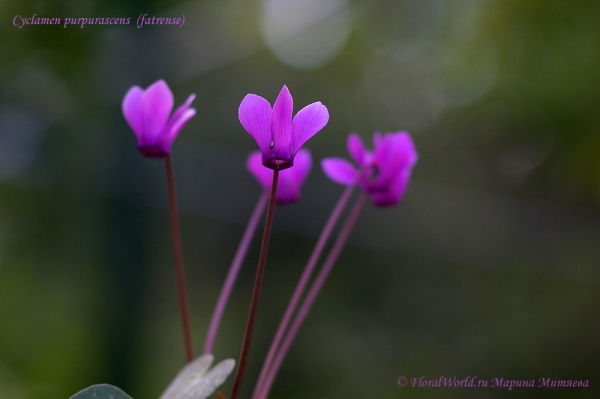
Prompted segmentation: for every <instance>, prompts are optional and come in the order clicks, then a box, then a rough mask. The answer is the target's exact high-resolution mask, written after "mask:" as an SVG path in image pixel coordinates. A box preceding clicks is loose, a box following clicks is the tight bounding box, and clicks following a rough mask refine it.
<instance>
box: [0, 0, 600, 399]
mask: <svg viewBox="0 0 600 399" xmlns="http://www.w3.org/2000/svg"><path fill="white" fill-rule="evenodd" d="M33 14H37V16H40V17H60V18H62V19H63V23H64V18H67V17H68V18H74V17H77V18H80V17H81V18H83V17H87V18H90V17H94V18H96V17H119V18H130V20H131V21H130V22H131V23H130V24H129V25H122V26H121V25H86V26H85V27H83V28H80V27H79V26H76V25H68V26H67V27H66V28H64V27H63V25H62V24H61V25H26V26H24V27H23V28H18V27H15V26H14V25H13V20H14V18H15V16H17V15H21V16H23V17H27V18H29V17H31V16H32V15H33ZM143 14H148V15H149V16H156V17H179V16H181V15H185V24H184V25H183V26H182V27H181V28H180V27H178V26H172V25H145V26H143V27H142V28H137V27H136V20H137V18H138V16H139V15H143ZM598 20H600V3H599V2H597V1H592V0H587V1H578V2H572V1H566V0H548V1H541V0H519V1H517V0H505V1H500V0H368V1H367V0H361V1H359V0H355V1H352V0H319V1H317V0H302V1H296V0H247V1H242V0H206V1H189V2H175V3H174V2H167V1H154V2H149V3H146V2H140V1H109V2H94V1H91V0H63V1H55V2H40V1H14V0H8V1H4V2H2V3H0V21H2V23H1V24H0V37H1V40H0V398H14V399H42V398H43V399H64V398H67V397H69V396H70V395H72V394H73V393H74V392H77V391H78V390H80V389H81V388H83V387H85V386H89V385H92V384H95V383H102V382H106V383H110V384H113V385H117V386H119V387H121V388H123V389H124V390H125V391H126V392H128V393H130V394H131V395H132V397H134V398H144V397H158V396H159V395H160V392H162V391H163V390H164V388H165V387H166V386H167V385H168V383H169V381H170V378H171V376H172V375H174V374H175V373H176V371H177V370H179V369H180V368H181V367H182V365H183V363H184V361H185V358H184V352H183V343H182V337H181V331H180V321H179V314H178V309H177V301H176V299H177V298H176V293H175V292H176V290H175V280H174V275H173V270H172V269H173V266H172V264H173V260H172V253H171V243H170V235H169V231H168V215H167V213H166V191H165V185H166V184H165V176H164V166H163V165H162V163H161V162H159V161H156V162H155V161H153V160H148V159H145V158H143V157H141V156H140V155H139V154H138V152H137V149H136V143H135V137H134V136H133V134H132V133H131V131H130V130H129V128H128V126H127V124H126V122H125V121H124V119H123V117H122V115H121V109H120V102H121V100H122V98H123V95H124V94H125V92H126V91H127V89H128V88H129V87H130V86H132V85H134V84H137V85H140V86H142V87H146V86H147V85H148V84H150V83H152V82H154V81H156V80H157V79H159V78H163V79H165V80H166V81H167V82H168V83H169V85H170V87H171V88H172V90H173V92H174V95H175V102H176V103H177V104H180V103H182V102H183V101H184V100H185V98H186V96H187V95H188V94H189V93H190V92H195V93H196V94H197V99H196V100H195V102H194V107H195V108H196V109H197V110H198V114H197V115H196V116H195V117H194V118H193V119H192V120H191V121H190V123H189V124H188V125H187V126H186V128H185V130H184V131H183V132H182V134H181V135H180V137H179V138H178V139H177V141H176V142H175V144H174V146H173V158H174V163H175V170H176V175H177V185H178V195H179V200H180V208H181V211H182V225H183V231H182V236H183V239H184V242H183V249H184V262H185V267H186V273H187V275H186V276H187V279H188V282H187V284H188V291H189V295H190V308H191V311H192V322H193V333H194V340H195V343H196V346H197V347H198V348H199V347H201V343H202V340H203V339H204V335H205V331H206V328H207V325H208V320H209V317H210V314H211V312H212V308H213V306H214V303H215V300H216V297H217V294H218V291H219V289H220V287H221V284H222V282H223V278H224V276H225V273H226V270H227V267H228V265H229V262H230V261H231V258H232V256H233V252H234V250H235V248H236V245H237V242H238V240H239V239H240V237H241V234H242V231H243V228H244V223H245V222H246V220H247V218H248V217H249V215H250V212H251V210H252V207H253V206H254V203H255V201H256V200H257V199H258V196H259V193H260V188H259V187H258V185H257V184H256V183H255V182H254V181H253V178H252V177H251V176H250V175H249V174H248V173H247V172H246V169H245V167H244V163H245V160H246V157H247V154H248V153H249V152H250V151H251V150H253V149H254V142H253V140H252V138H251V137H250V136H248V134H247V133H245V132H244V130H243V128H242V127H241V125H240V123H239V121H238V119H237V109H238V106H239V103H240V101H241V100H242V98H243V97H244V95H245V94H247V93H256V94H259V95H261V96H263V97H265V98H269V99H274V98H275V97H276V95H277V93H278V92H279V90H280V89H281V87H282V85H283V84H286V85H288V87H289V88H290V90H291V91H292V92H293V93H294V100H295V102H296V104H308V103H310V102H313V101H321V102H322V103H323V104H325V105H326V106H327V108H328V110H329V112H330V122H329V124H328V125H327V127H326V128H325V129H324V130H323V132H322V133H319V135H317V136H315V137H314V138H313V139H311V141H310V143H309V145H308V147H309V148H310V150H311V152H312V154H313V157H314V160H315V164H317V162H318V161H319V160H320V159H321V158H323V157H325V156H345V155H346V149H345V140H346V137H347V135H348V133H349V132H351V131H355V132H357V133H359V134H360V135H361V137H362V138H363V139H365V140H367V139H368V138H369V137H371V136H372V133H373V131H376V130H380V131H397V130H408V131H410V132H411V134H412V135H413V137H414V139H415V142H416V146H417V150H418V152H419V155H420V158H419V163H418V164H417V166H416V167H415V169H414V171H413V181H412V183H411V186H410V187H409V189H408V191H407V195H406V197H405V199H404V201H403V203H402V204H401V205H400V207H398V208H394V209H388V210H374V209H366V210H365V211H364V213H363V214H362V215H361V218H360V220H359V223H358V225H357V227H356V229H355V231H354V232H353V234H352V237H351V240H350V243H349V245H348V247H347V248H346V249H345V251H344V253H343V255H342V257H341V258H340V260H339V262H338V265H337V266H336V270H334V272H333V275H332V276H331V279H330V280H329V281H328V283H327V284H326V286H325V288H324V291H323V293H322V296H321V297H320V298H319V300H318V301H317V303H316V305H315V308H314V309H313V311H312V313H311V315H310V316H309V318H308V319H307V322H306V324H305V326H304V327H303V330H302V331H301V334H300V336H299V337H298V340H297V342H296V343H295V344H294V346H293V348H292V350H291V352H290V355H289V357H288V359H287V360H286V362H285V363H284V365H283V368H282V371H281V373H280V376H279V378H278V380H277V382H276V383H275V385H274V389H273V395H272V396H273V397H277V398H281V399H285V398H309V397H329V398H366V397H376V398H397V397H400V396H402V397H407V398H418V397H428V398H437V397H439V398H451V397H461V398H464V397H467V398H468V397H490V398H494V397H505V396H506V395H507V394H510V395H511V396H515V397H520V398H524V397H531V398H534V397H540V396H548V397H550V396H551V397H560V398H569V399H571V398H588V397H589V398H592V397H593V398H596V397H598V395H600V392H599V391H598V388H597V384H596V383H595V381H596V380H595V379H596V378H597V377H598V376H599V375H600V356H598V354H599V353H600V341H598V339H597V337H598V336H599V335H600V321H599V320H600V319H599V318H598V314H600V294H599V292H600V290H599V285H600V270H599V267H600V212H599V210H598V208H599V206H600V156H599V154H600V116H599V115H600V112H599V111H598V107H600V83H598V82H600V76H599V75H600V24H598V23H597V21H598ZM297 110H298V109H297V108H296V109H295V111H297ZM369 146H370V145H369ZM341 190H342V189H341V188H340V187H338V186H335V185H333V184H332V183H330V182H328V181H327V179H326V178H325V177H324V176H323V174H322V173H321V172H320V171H319V170H313V172H312V174H311V176H309V179H308V180H307V182H306V184H305V186H304V188H303V194H302V200H301V201H300V202H299V203H298V204H295V205H290V206H287V207H280V208H278V209H277V212H276V215H275V231H274V233H273V238H272V242H271V244H270V254H269V260H268V264H267V271H266V275H265V283H264V291H263V293H262V295H261V296H262V301H261V304H260V308H259V311H258V320H257V330H256V332H255V338H254V342H253V348H252V350H251V353H250V359H249V369H248V374H247V375H246V377H245V384H244V390H243V395H249V392H250V391H251V388H252V385H253V384H252V382H253V381H254V380H255V378H256V377H257V375H258V371H259V368H260V366H261V364H262V360H263V357H264V354H265V352H266V349H267V348H268V345H269V343H270V340H271V339H272V334H273V333H274V330H275V328H276V325H277V323H278V321H279V318H280V317H281V314H282V312H283V310H284V307H285V304H286V303H287V300H288V299H289V295H290V294H291V290H292V289H293V287H294V285H295V282H296V279H297V278H298V277H299V274H300V273H301V269H302V267H303V266H304V264H305V262H306V260H307V258H308V256H309V254H310V251H311V249H312V246H313V245H314V243H315V240H316V237H317V236H318V234H319V231H320V229H321V227H322V226H323V224H324V223H325V221H326V218H327V216H328V215H329V212H330V211H331V209H332V207H333V204H334V203H335V201H336V199H337V197H338V196H339V195H340V193H341ZM257 245H258V244H257V243H256V242H255V243H254V246H253V248H252V249H251V251H250V253H249V255H248V259H247V262H246V264H245V269H244V270H243V271H242V276H241V280H240V281H239V284H238V286H237V288H236V291H235V292H234V297H233V299H232V302H231V304H230V306H229V308H228V309H227V312H226V314H225V319H224V322H223V323H224V324H223V326H222V327H221V333H220V336H219V338H218V340H217V344H216V347H215V356H216V357H217V358H228V357H231V358H236V357H237V355H238V354H239V349H240V345H241V339H242V335H243V330H244V325H245V317H246V312H247V308H248V301H249V297H250V292H251V287H252V283H253V276H254V267H255V264H256V259H257V256H258V249H257V248H256V246H257ZM455 375H456V376H457V378H459V379H460V378H463V379H464V378H465V377H467V376H473V375H476V376H477V377H478V379H488V380H489V381H490V384H491V380H492V379H493V378H504V379H519V380H522V379H526V380H531V379H533V380H535V381H536V383H537V381H538V379H539V378H553V379H563V380H579V379H584V380H585V379H589V380H590V387H589V388H577V389H550V388H546V389H542V388H528V389H524V388H520V389H513V390H512V391H511V392H510V393H507V392H505V390H504V389H500V388H494V389H492V388H487V389H477V390H459V389H433V388H419V389H417V388H410V387H406V388H399V387H397V386H396V379H397V378H398V377H399V376H405V377H406V378H414V377H421V376H425V377H426V378H429V379H434V378H439V377H441V376H455ZM229 391H230V385H229V383H226V385H225V387H224V388H223V392H224V393H226V394H227V393H228V392H229Z"/></svg>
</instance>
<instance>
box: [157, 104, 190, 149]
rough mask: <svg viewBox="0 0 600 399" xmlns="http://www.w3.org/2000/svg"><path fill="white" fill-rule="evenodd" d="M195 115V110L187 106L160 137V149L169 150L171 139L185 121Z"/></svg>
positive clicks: (176, 134)
mask: <svg viewBox="0 0 600 399" xmlns="http://www.w3.org/2000/svg"><path fill="white" fill-rule="evenodd" d="M194 115H196V110H195V109H194V108H189V109H187V110H185V111H184V113H183V115H181V116H180V118H179V119H178V120H177V121H175V123H174V124H173V125H172V126H171V127H170V129H169V130H168V131H166V132H165V134H164V135H163V136H162V137H161V138H160V142H159V145H160V146H161V148H162V150H163V151H164V152H165V153H166V154H168V153H170V152H171V146H172V145H173V141H175V139H176V138H177V136H178V135H179V132H181V129H183V127H184V126H185V124H186V123H188V121H189V120H190V119H191V118H192V116H194Z"/></svg>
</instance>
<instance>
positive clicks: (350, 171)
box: [321, 158, 358, 186]
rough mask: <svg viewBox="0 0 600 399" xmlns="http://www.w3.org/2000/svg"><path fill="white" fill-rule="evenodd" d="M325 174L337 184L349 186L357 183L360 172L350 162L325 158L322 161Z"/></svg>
mask: <svg viewBox="0 0 600 399" xmlns="http://www.w3.org/2000/svg"><path fill="white" fill-rule="evenodd" d="M321 167H323V172H325V174H326V175H327V177H329V178H330V179H331V180H333V181H334V182H336V183H339V184H344V185H346V186H349V185H351V184H355V183H356V177H357V174H358V171H357V170H356V168H354V165H352V164H351V163H350V162H348V161H346V160H345V159H341V158H324V159H323V160H322V161H321Z"/></svg>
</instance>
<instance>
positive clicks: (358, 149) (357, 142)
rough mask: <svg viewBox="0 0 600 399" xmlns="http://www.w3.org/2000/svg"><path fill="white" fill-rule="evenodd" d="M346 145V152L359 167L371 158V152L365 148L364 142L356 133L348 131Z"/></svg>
mask: <svg viewBox="0 0 600 399" xmlns="http://www.w3.org/2000/svg"><path fill="white" fill-rule="evenodd" d="M347 146H348V153H349V154H350V156H351V157H352V159H354V162H356V163H357V164H358V166H359V167H363V166H365V164H366V163H367V162H369V161H370V159H369V158H371V154H369V152H368V151H367V150H366V149H365V144H364V143H363V141H362V139H361V138H360V136H359V135H358V134H356V133H350V135H349V136H348V142H347Z"/></svg>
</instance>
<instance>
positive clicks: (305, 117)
mask: <svg viewBox="0 0 600 399" xmlns="http://www.w3.org/2000/svg"><path fill="white" fill-rule="evenodd" d="M292 113H293V98H292V95H291V94H290V92H289V90H288V88H287V86H283V88H282V89H281V92H280V93H279V95H278V96H277V99H276V101H275V104H274V106H273V109H271V106H270V104H269V102H268V101H267V100H265V99H264V98H262V97H260V96H257V95H255V94H248V95H246V97H244V99H243V100H242V102H241V104H240V108H239V110H238V116H239V119H240V123H241V124H242V126H243V127H244V129H246V131H247V132H248V134H250V136H252V137H253V138H254V140H255V141H256V144H258V148H259V150H260V152H261V155H262V164H263V165H264V166H265V167H267V168H269V169H273V170H285V169H287V168H290V167H292V166H293V165H294V157H295V156H296V154H297V153H298V151H299V150H300V147H302V145H303V144H304V143H305V142H306V141H307V140H308V139H309V138H310V137H312V136H314V135H315V134H316V133H317V132H318V131H319V130H321V129H322V128H323V127H324V126H325V125H326V124H327V121H328V120H329V113H328V111H327V108H326V107H325V106H324V105H322V104H321V103H313V104H310V105H309V106H307V107H305V108H303V109H302V110H301V111H300V112H298V114H297V115H296V117H295V118H293V119H292Z"/></svg>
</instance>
